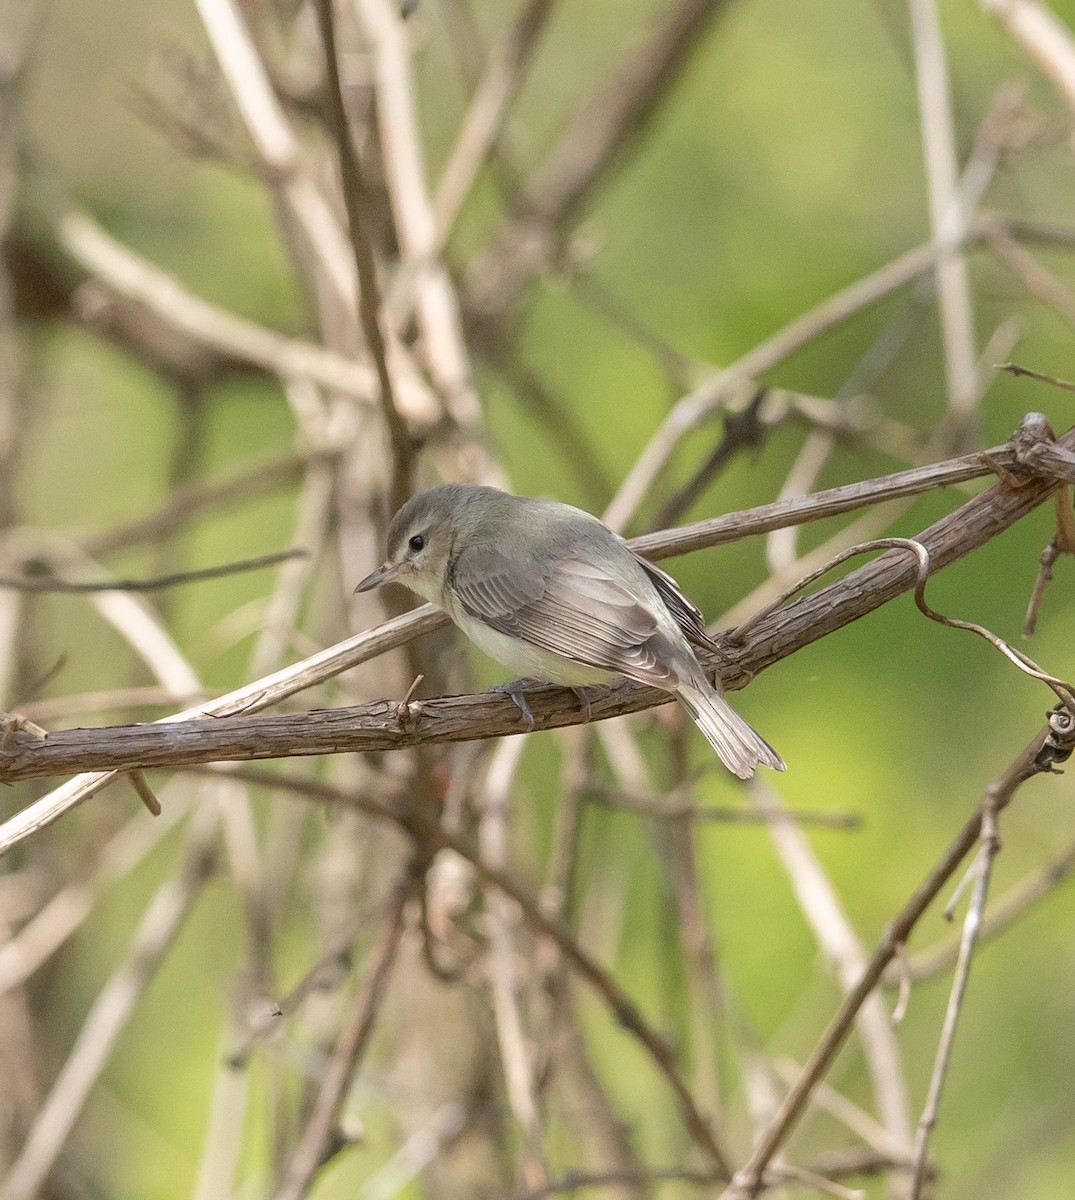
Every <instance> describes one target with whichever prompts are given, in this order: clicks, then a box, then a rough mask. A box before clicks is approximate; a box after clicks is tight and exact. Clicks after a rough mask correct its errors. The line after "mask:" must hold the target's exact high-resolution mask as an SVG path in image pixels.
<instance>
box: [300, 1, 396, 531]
mask: <svg viewBox="0 0 1075 1200" xmlns="http://www.w3.org/2000/svg"><path fill="white" fill-rule="evenodd" d="M316 8H317V18H318V25H319V28H320V30H321V44H322V46H323V47H324V51H325V75H326V80H327V83H328V111H329V117H330V120H331V127H332V133H333V136H334V137H335V140H336V152H337V154H338V155H339V160H340V176H341V182H342V184H343V199H344V206H345V208H346V209H347V225H348V228H349V230H350V232H351V251H352V255H353V257H354V263H355V267H356V270H357V273H358V284H359V303H358V315H359V320H360V321H361V324H362V332H363V334H364V335H365V338H366V346H367V347H368V349H369V352H370V357H371V358H372V359H373V365H374V367H375V368H376V371H377V383H378V396H379V399H380V404H381V411H382V413H383V414H384V420H385V427H386V428H387V430H388V437H389V442H390V444H391V447H392V480H391V486H390V489H389V497H390V499H391V501H392V510H393V512H394V511H395V510H396V509H397V508H399V507H400V506H401V505H402V504H403V502H404V501H405V500H406V499H407V497H408V496H409V495H410V494H411V472H412V463H411V459H412V453H411V438H410V433H409V432H408V430H407V423H406V421H405V420H404V419H403V417H402V416H401V415H400V411H399V408H398V406H397V404H396V395H395V386H394V384H393V381H392V373H391V372H390V371H389V369H388V354H387V350H386V347H385V338H384V334H383V333H382V331H381V288H380V284H379V283H378V281H377V265H376V263H375V261H374V257H373V247H372V245H371V243H370V239H369V235H368V231H367V230H368V225H369V202H368V199H367V194H366V193H367V189H366V184H365V181H364V180H363V177H362V168H361V166H360V165H359V161H358V154H357V153H356V152H355V145H354V140H353V137H352V134H351V126H350V123H349V121H348V119H347V109H346V108H345V106H344V101H343V87H342V84H341V83H340V64H339V51H338V50H337V47H336V21H335V16H334V14H333V11H332V0H317V4H316Z"/></svg>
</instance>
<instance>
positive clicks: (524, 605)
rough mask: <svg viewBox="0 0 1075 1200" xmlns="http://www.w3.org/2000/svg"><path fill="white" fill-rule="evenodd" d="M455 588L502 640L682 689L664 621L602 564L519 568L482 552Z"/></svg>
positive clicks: (468, 561) (543, 563)
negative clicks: (510, 639) (503, 636)
mask: <svg viewBox="0 0 1075 1200" xmlns="http://www.w3.org/2000/svg"><path fill="white" fill-rule="evenodd" d="M451 586H452V590H453V591H454V593H455V596H456V598H457V600H458V602H459V604H460V605H461V606H462V608H463V610H464V611H465V612H466V613H467V615H468V616H470V617H473V618H476V619H477V620H479V621H482V622H484V623H485V624H486V625H490V626H492V628H493V629H495V630H497V632H498V633H503V634H507V635H508V636H509V637H516V638H520V639H521V640H523V641H525V642H529V643H530V644H531V645H534V646H538V647H539V648H541V649H543V650H551V651H552V652H553V653H554V654H561V655H563V656H564V657H565V658H570V659H573V660H574V661H575V662H581V663H586V664H587V665H588V666H592V667H599V668H601V669H602V670H606V671H615V672H617V673H619V674H623V675H627V676H628V677H629V678H631V679H636V680H638V681H639V682H640V683H647V684H650V685H651V686H653V687H663V688H670V687H673V686H674V685H675V684H676V683H677V682H678V677H677V674H676V672H675V670H674V668H673V667H672V666H671V665H670V663H669V661H668V659H669V657H670V654H671V652H672V651H673V648H674V643H671V644H670V643H669V642H668V640H667V639H666V636H665V635H664V634H663V633H662V631H661V630H660V621H659V618H658V616H657V615H656V614H654V613H653V612H652V611H651V610H650V609H649V608H647V607H646V605H645V604H644V603H643V602H641V601H640V600H638V599H637V598H636V597H635V596H634V595H632V593H631V591H630V590H629V589H628V588H627V587H625V586H624V585H623V584H620V583H617V582H616V580H615V579H613V578H612V577H611V575H610V573H609V572H608V571H607V570H605V569H603V568H602V567H601V566H600V565H599V564H595V563H591V562H588V561H586V560H584V559H582V558H578V557H574V556H572V555H564V556H562V557H561V556H557V557H555V558H553V559H551V560H548V559H540V560H539V559H538V558H537V557H536V556H535V557H534V558H531V559H528V560H527V562H526V563H525V564H520V563H519V562H518V561H517V559H516V558H509V557H508V556H507V555H505V554H504V553H503V552H502V551H501V550H499V549H498V548H497V547H495V546H492V545H489V544H483V545H478V546H474V547H471V548H470V549H468V550H465V551H463V552H462V553H461V554H460V555H459V557H458V559H457V560H456V562H455V564H454V569H453V572H452V576H451Z"/></svg>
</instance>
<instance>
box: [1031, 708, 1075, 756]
mask: <svg viewBox="0 0 1075 1200" xmlns="http://www.w3.org/2000/svg"><path fill="white" fill-rule="evenodd" d="M1048 724H1049V733H1048V736H1047V737H1046V739H1045V744H1044V745H1043V746H1042V748H1041V749H1040V750H1039V751H1038V753H1037V755H1036V756H1035V758H1034V765H1035V766H1036V767H1038V768H1039V770H1042V771H1051V770H1052V769H1053V767H1054V766H1055V765H1056V764H1057V763H1062V762H1067V760H1068V759H1069V758H1070V757H1071V754H1072V752H1073V751H1075V713H1073V712H1072V711H1071V709H1070V708H1068V706H1067V705H1066V704H1063V703H1061V704H1058V705H1057V706H1056V707H1055V708H1053V709H1052V710H1051V711H1050V712H1049V717H1048Z"/></svg>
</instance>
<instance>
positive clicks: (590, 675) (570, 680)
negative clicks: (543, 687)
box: [449, 612, 617, 687]
mask: <svg viewBox="0 0 1075 1200" xmlns="http://www.w3.org/2000/svg"><path fill="white" fill-rule="evenodd" d="M449 615H451V616H452V618H453V619H454V621H455V623H456V624H457V625H458V626H459V628H460V629H462V631H463V632H464V633H465V634H466V635H467V637H468V638H470V640H471V641H472V642H473V643H474V645H475V646H477V647H478V649H479V650H482V651H484V653H486V654H488V655H489V657H490V658H492V659H495V660H496V661H497V662H498V663H502V664H503V665H504V666H505V667H508V668H509V669H510V670H512V671H514V672H515V673H516V674H517V675H519V676H521V677H524V678H527V679H543V680H545V681H547V682H548V683H558V684H560V685H561V686H563V687H588V686H590V685H591V684H597V683H608V682H609V681H610V680H612V679H616V678H617V676H616V675H615V674H614V673H613V672H611V671H602V670H601V669H600V668H599V667H589V666H586V664H585V663H578V662H574V661H573V660H572V659H570V658H565V657H564V656H563V655H562V654H553V653H552V651H551V650H542V649H541V648H540V647H539V646H533V645H531V644H530V642H524V641H523V640H522V639H521V638H515V637H509V636H508V635H507V634H506V633H498V632H497V631H496V630H495V629H492V628H490V626H488V625H484V624H483V623H482V622H481V621H476V620H475V619H474V618H473V617H470V616H468V615H467V614H466V613H458V612H457V613H453V614H449Z"/></svg>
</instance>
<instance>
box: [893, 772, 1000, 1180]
mask: <svg viewBox="0 0 1075 1200" xmlns="http://www.w3.org/2000/svg"><path fill="white" fill-rule="evenodd" d="M1000 799H1001V796H1000V793H999V792H998V791H997V790H996V789H995V788H989V789H988V790H987V792H986V796H985V799H984V800H983V801H982V811H981V824H982V829H981V847H980V849H979V851H978V860H977V863H976V864H975V873H976V878H975V884H974V892H973V894H972V896H971V901H970V904H969V905H968V907H967V916H966V918H965V920H964V922H963V937H962V939H961V941H960V946H959V961H958V962H957V963H956V972H955V978H954V979H953V980H952V990H951V994H950V995H949V998H948V1007H947V1009H946V1010H945V1014H944V1024H943V1026H942V1028H941V1036H940V1041H939V1043H938V1045H937V1056H936V1060H935V1061H934V1064H933V1074H932V1076H931V1078H930V1082H929V1093H928V1095H927V1098H926V1104H925V1107H924V1108H923V1110H922V1116H921V1118H920V1119H919V1122H918V1135H917V1137H916V1138H915V1147H914V1171H913V1173H912V1176H911V1200H919V1197H920V1196H921V1194H922V1188H923V1186H924V1184H925V1182H926V1172H927V1164H928V1160H929V1140H930V1137H931V1136H932V1133H933V1128H934V1126H935V1125H936V1123H937V1113H938V1110H939V1108H940V1102H941V1093H942V1092H943V1090H944V1081H945V1078H946V1076H947V1073H948V1064H949V1062H950V1061H951V1057H952V1047H953V1045H954V1043H955V1033H956V1025H957V1024H958V1022H959V1015H960V1013H961V1012H962V1009H963V999H964V997H965V995H966V992H967V983H968V980H969V978H970V966H971V961H972V959H973V957H974V950H975V947H976V946H977V943H978V934H979V932H980V930H981V927H982V917H983V915H984V913H985V903H986V898H987V896H988V893H989V880H990V876H991V875H992V870H993V860H994V859H995V858H996V856H997V851H998V850H999V849H1000V839H999V836H998V833H997V815H998V810H997V804H998V801H999V800H1000Z"/></svg>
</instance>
